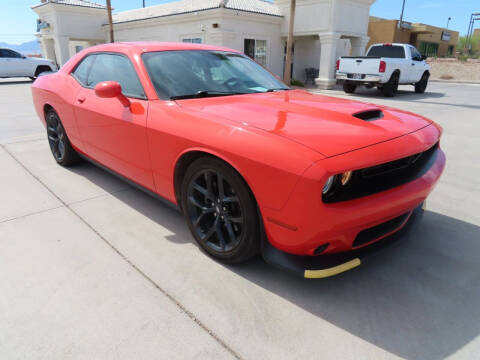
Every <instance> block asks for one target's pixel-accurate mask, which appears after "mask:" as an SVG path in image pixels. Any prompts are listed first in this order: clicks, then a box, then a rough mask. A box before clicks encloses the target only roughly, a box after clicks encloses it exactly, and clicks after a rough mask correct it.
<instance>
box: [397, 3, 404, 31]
mask: <svg viewBox="0 0 480 360" xmlns="http://www.w3.org/2000/svg"><path fill="white" fill-rule="evenodd" d="M404 10H405V0H403V4H402V12H401V14H400V22H399V23H398V27H399V28H401V27H402V23H403V11H404Z"/></svg>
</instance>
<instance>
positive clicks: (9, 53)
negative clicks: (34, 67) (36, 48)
mask: <svg viewBox="0 0 480 360" xmlns="http://www.w3.org/2000/svg"><path fill="white" fill-rule="evenodd" d="M3 52H4V54H5V57H6V59H7V63H8V67H9V76H31V74H30V72H31V71H30V62H29V61H28V59H27V58H26V57H25V56H23V55H22V54H20V53H18V52H16V51H13V50H10V49H3Z"/></svg>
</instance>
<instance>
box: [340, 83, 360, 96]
mask: <svg viewBox="0 0 480 360" xmlns="http://www.w3.org/2000/svg"><path fill="white" fill-rule="evenodd" d="M356 88H357V85H356V84H352V83H351V82H344V83H343V91H345V92H346V93H347V94H353V93H354V92H355V89H356Z"/></svg>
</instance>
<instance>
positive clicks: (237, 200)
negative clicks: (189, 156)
mask: <svg viewBox="0 0 480 360" xmlns="http://www.w3.org/2000/svg"><path fill="white" fill-rule="evenodd" d="M181 193H182V198H181V203H182V210H183V212H184V215H185V219H186V221H187V224H188V226H189V228H190V231H191V232H192V234H193V236H194V238H195V240H196V241H197V242H198V244H199V245H200V246H201V247H202V248H203V249H204V250H205V251H206V252H207V253H208V254H210V255H211V256H212V257H214V258H215V259H218V260H220V261H222V262H225V263H240V262H243V261H246V260H248V259H250V258H251V257H253V256H255V255H257V254H258V252H259V250H260V222H259V217H258V214H257V207H256V202H255V199H254V198H253V195H252V194H251V192H250V190H249V188H248V186H247V184H246V183H245V181H244V180H243V179H242V177H241V176H240V175H239V174H238V173H237V172H236V171H235V170H234V169H233V168H232V167H230V166H229V165H228V164H226V163H224V162H223V161H221V160H219V159H215V158H201V159H198V160H196V161H195V162H193V163H192V164H191V165H190V167H189V168H188V169H187V172H186V174H185V176H184V179H183V181H182V192H181Z"/></svg>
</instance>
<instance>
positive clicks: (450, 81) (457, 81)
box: [428, 78, 480, 84]
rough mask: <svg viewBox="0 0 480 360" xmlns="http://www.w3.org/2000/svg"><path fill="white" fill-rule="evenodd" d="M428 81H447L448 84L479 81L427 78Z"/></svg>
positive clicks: (475, 82) (478, 82) (479, 82)
mask: <svg viewBox="0 0 480 360" xmlns="http://www.w3.org/2000/svg"><path fill="white" fill-rule="evenodd" d="M428 81H432V82H439V83H449V84H480V81H471V80H442V79H432V78H430V79H428Z"/></svg>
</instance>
